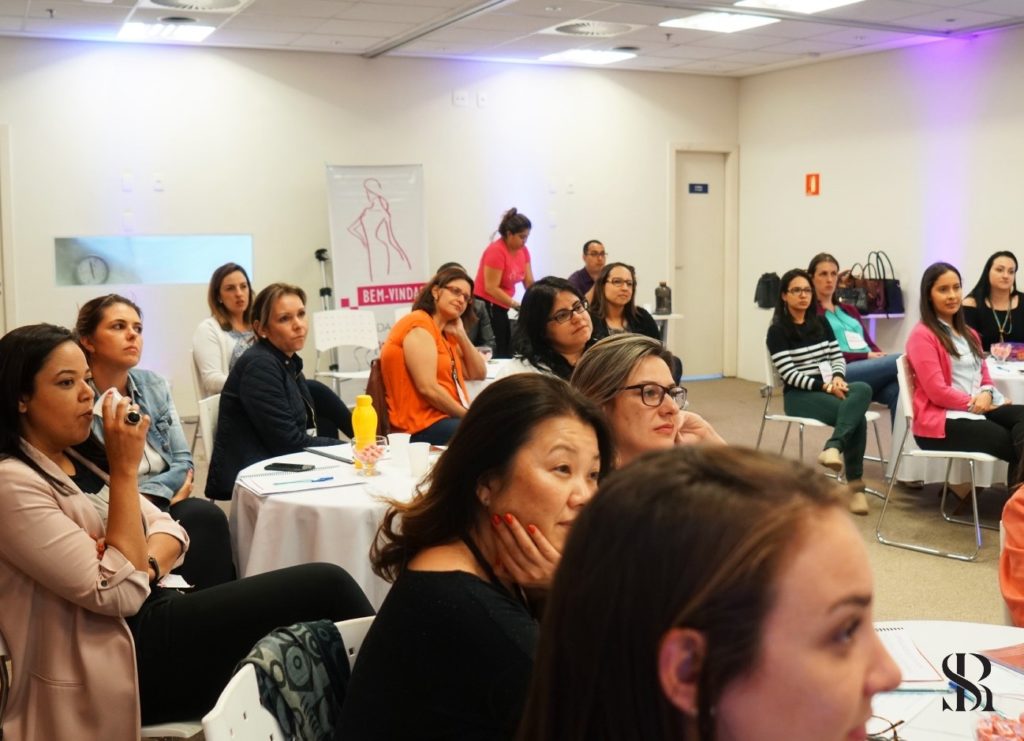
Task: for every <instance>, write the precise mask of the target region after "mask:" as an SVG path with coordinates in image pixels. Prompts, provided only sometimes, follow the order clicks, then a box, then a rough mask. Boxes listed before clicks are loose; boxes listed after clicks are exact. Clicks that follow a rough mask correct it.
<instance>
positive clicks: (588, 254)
mask: <svg viewBox="0 0 1024 741" xmlns="http://www.w3.org/2000/svg"><path fill="white" fill-rule="evenodd" d="M587 257H608V253H607V252H588V253H587Z"/></svg>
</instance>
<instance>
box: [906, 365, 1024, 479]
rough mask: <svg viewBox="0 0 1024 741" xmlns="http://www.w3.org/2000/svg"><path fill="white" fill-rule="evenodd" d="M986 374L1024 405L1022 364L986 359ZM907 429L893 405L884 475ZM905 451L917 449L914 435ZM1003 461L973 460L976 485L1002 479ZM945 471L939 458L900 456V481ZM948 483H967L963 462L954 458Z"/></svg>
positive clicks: (940, 475)
mask: <svg viewBox="0 0 1024 741" xmlns="http://www.w3.org/2000/svg"><path fill="white" fill-rule="evenodd" d="M987 362H988V364H989V366H988V368H989V373H990V374H991V375H992V383H994V384H995V386H996V388H998V389H999V391H1000V392H1001V393H1002V394H1003V395H1004V396H1005V397H1007V398H1008V399H1011V400H1013V401H1014V402H1015V403H1017V404H1024V363H994V362H993V361H992V360H991V359H989V360H988V361H987ZM906 429H907V423H906V417H905V416H904V414H903V402H902V400H901V401H900V403H899V404H897V406H896V421H895V423H894V424H893V428H892V450H891V451H890V453H889V466H888V468H887V470H886V476H887V477H891V476H892V475H893V468H894V467H895V465H896V454H897V453H898V452H899V449H900V440H902V439H903V432H904V431H905V430H906ZM906 450H919V448H918V447H917V442H916V441H915V440H914V435H913V434H910V435H908V436H907V446H906ZM1006 469H1007V464H1006V463H1005V462H1004V461H999V462H998V463H976V464H975V467H974V471H975V478H976V479H977V484H978V486H991V485H992V483H993V482H1005V481H1006V474H1007V470H1006ZM945 474H946V461H945V460H942V459H926V458H904V459H903V463H902V465H901V466H900V471H899V476H898V477H897V478H898V479H899V480H900V481H925V482H935V481H938V482H941V481H942V480H943V478H944V476H945ZM949 480H950V483H954V484H958V483H967V482H970V480H971V472H970V469H969V468H968V466H967V464H966V463H964V462H961V461H954V462H953V468H952V469H951V470H950V473H949Z"/></svg>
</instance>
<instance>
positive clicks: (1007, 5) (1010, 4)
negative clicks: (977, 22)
mask: <svg viewBox="0 0 1024 741" xmlns="http://www.w3.org/2000/svg"><path fill="white" fill-rule="evenodd" d="M970 10H974V11H977V12H979V13H998V14H1001V15H1012V16H1018V17H1019V16H1020V15H1021V13H1024V2H1021V0H982V2H980V3H979V2H976V3H974V4H973V5H971V6H970Z"/></svg>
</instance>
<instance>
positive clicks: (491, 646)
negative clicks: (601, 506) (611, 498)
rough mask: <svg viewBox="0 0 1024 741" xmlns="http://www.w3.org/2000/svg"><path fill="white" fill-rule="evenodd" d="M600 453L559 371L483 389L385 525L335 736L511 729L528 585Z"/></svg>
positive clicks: (568, 520) (559, 538) (571, 514)
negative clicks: (375, 587) (368, 618)
mask: <svg viewBox="0 0 1024 741" xmlns="http://www.w3.org/2000/svg"><path fill="white" fill-rule="evenodd" d="M610 465H611V441H610V439H609V435H608V433H607V430H606V428H605V423H604V421H603V419H602V418H601V414H600V412H599V411H598V410H597V409H596V407H594V406H593V405H592V404H591V403H590V402H588V401H587V400H586V399H585V398H583V397H582V396H580V395H579V394H577V393H576V392H575V391H573V390H572V389H571V388H570V387H569V386H568V385H567V384H566V383H565V382H564V381H561V380H559V379H557V378H553V377H551V376H544V375H540V374H533V373H521V374H519V375H516V376H511V377H509V378H503V379H500V380H498V381H495V382H494V383H493V384H491V385H490V386H488V387H487V388H486V389H484V391H483V392H481V394H480V396H479V397H478V398H477V399H476V401H474V402H473V406H472V407H471V408H470V410H469V413H468V414H467V415H466V417H465V419H464V420H463V422H462V424H461V425H460V426H459V429H458V431H457V432H456V433H455V436H454V437H453V438H452V441H451V444H450V445H449V447H448V450H447V451H445V453H444V454H442V456H441V458H440V460H438V462H437V464H436V465H435V467H434V469H433V471H432V472H431V473H430V475H429V478H428V479H427V480H426V481H425V482H424V484H423V488H421V490H420V492H419V493H418V494H417V496H416V497H414V498H413V500H412V501H411V502H409V503H400V502H392V503H391V507H390V509H389V510H388V513H387V515H386V516H385V518H384V522H383V524H382V525H381V528H380V532H379V534H378V541H377V543H376V544H375V546H374V548H373V550H372V551H371V560H372V561H373V565H374V570H375V571H376V572H377V573H378V574H380V575H381V576H382V577H384V578H385V579H388V580H390V581H393V582H394V586H393V587H392V588H391V591H390V592H388V596H387V598H386V599H385V600H384V604H383V605H382V606H381V609H380V612H379V614H378V615H377V617H376V619H375V620H374V623H373V626H372V627H371V628H370V632H369V634H368V635H367V637H366V641H365V642H364V643H363V647H362V649H361V650H360V653H359V661H358V662H357V663H356V666H355V669H354V670H353V673H352V679H351V681H350V682H349V685H348V689H347V694H346V697H345V705H344V707H343V708H342V718H341V724H340V732H339V737H341V738H360V739H361V738H395V739H398V738H426V737H429V738H453V739H454V738H457V739H502V738H511V737H512V735H513V733H514V732H515V728H516V725H517V724H518V722H519V717H520V711H521V709H522V702H523V697H524V694H525V691H526V685H527V682H528V681H529V677H530V671H531V667H532V665H533V656H534V643H535V641H536V636H537V623H536V620H535V612H536V602H535V597H536V595H535V591H536V590H541V591H545V590H546V588H547V586H548V585H549V583H550V580H551V577H552V574H553V572H554V569H555V567H556V566H557V564H558V560H559V554H560V551H561V549H562V546H563V544H564V542H565V537H566V534H567V533H568V532H569V530H570V529H571V528H572V526H573V522H574V521H575V520H576V518H577V516H578V515H579V513H580V510H581V509H582V508H583V507H584V505H585V504H586V503H587V501H588V500H589V499H590V497H591V495H593V493H594V491H595V490H596V489H597V484H598V481H599V479H600V478H601V477H602V476H603V475H604V474H605V473H606V472H607V471H608V469H609V467H610ZM396 698H402V702H401V705H402V707H401V710H400V711H396V708H395V699H396Z"/></svg>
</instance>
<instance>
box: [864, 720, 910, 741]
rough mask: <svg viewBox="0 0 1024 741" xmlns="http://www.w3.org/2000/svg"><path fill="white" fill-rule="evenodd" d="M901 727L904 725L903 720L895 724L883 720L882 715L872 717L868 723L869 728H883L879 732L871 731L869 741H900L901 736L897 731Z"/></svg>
mask: <svg viewBox="0 0 1024 741" xmlns="http://www.w3.org/2000/svg"><path fill="white" fill-rule="evenodd" d="M871 721H875V722H871ZM901 725H903V721H902V720H898V721H896V722H895V723H893V722H892V721H891V720H889V719H888V718H883V717H882V716H881V715H872V716H871V719H870V720H869V721H868V727H869V728H871V729H874V728H876V727H878V726H882V728H881V729H880V730H877V731H875V730H871V731H869V732H868V741H900V735H899V733H897V732H896V729H897V728H899V727H900V726H901Z"/></svg>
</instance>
